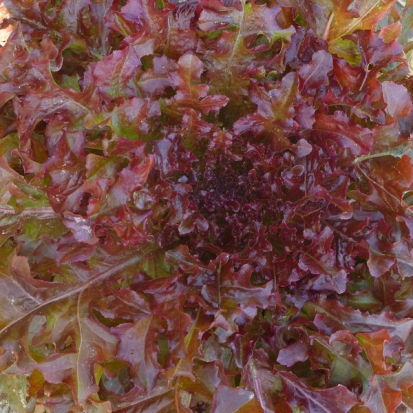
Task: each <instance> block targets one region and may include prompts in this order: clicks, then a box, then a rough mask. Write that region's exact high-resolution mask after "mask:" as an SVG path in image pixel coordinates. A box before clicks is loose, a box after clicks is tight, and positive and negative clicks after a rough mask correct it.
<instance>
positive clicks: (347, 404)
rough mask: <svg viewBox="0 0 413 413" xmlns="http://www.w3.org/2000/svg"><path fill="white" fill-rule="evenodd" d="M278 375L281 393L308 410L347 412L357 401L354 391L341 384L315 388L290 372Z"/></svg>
mask: <svg viewBox="0 0 413 413" xmlns="http://www.w3.org/2000/svg"><path fill="white" fill-rule="evenodd" d="M278 376H279V377H280V379H281V381H282V386H283V387H282V393H283V395H285V396H286V397H287V400H288V401H290V402H292V403H294V404H298V405H299V406H302V407H304V408H305V409H307V410H308V411H314V412H320V413H322V412H325V413H329V412H331V411H332V410H335V411H337V412H348V411H349V410H350V409H351V408H352V407H353V406H354V405H356V404H357V402H358V401H357V397H356V396H355V395H354V393H351V392H350V391H349V390H348V389H346V388H345V387H344V386H341V385H339V386H336V387H334V388H331V389H323V390H315V389H312V388H311V387H309V386H306V385H305V384H303V383H301V382H300V381H299V380H298V378H297V377H296V376H295V375H294V374H292V373H289V372H280V373H278Z"/></svg>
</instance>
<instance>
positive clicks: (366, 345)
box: [356, 329, 391, 374]
mask: <svg viewBox="0 0 413 413" xmlns="http://www.w3.org/2000/svg"><path fill="white" fill-rule="evenodd" d="M356 338H357V340H358V341H359V343H360V345H361V347H362V348H363V350H364V351H365V352H366V355H367V358H368V359H369V361H370V364H371V366H372V367H373V371H374V373H375V374H387V373H389V372H390V371H391V367H390V366H388V365H387V363H386V361H385V358H384V345H385V343H386V342H388V343H389V342H390V341H391V339H390V336H389V334H388V332H387V330H386V329H383V330H376V331H374V332H371V333H357V334H356Z"/></svg>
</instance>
